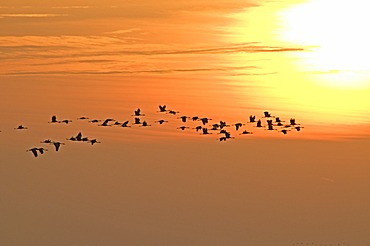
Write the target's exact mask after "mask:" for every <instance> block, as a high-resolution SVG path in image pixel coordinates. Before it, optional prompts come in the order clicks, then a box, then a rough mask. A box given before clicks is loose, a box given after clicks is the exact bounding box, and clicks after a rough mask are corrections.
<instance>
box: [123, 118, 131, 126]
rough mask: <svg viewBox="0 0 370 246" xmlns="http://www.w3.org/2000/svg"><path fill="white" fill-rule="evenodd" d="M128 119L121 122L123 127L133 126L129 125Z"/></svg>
mask: <svg viewBox="0 0 370 246" xmlns="http://www.w3.org/2000/svg"><path fill="white" fill-rule="evenodd" d="M128 122H129V121H128V120H126V121H125V122H123V123H122V124H121V127H131V126H129V125H128Z"/></svg>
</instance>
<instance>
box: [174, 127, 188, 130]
mask: <svg viewBox="0 0 370 246" xmlns="http://www.w3.org/2000/svg"><path fill="white" fill-rule="evenodd" d="M186 128H189V127H188V126H180V127H177V129H181V130H185V129H186Z"/></svg>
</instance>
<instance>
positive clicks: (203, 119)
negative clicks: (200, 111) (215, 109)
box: [200, 118, 212, 125]
mask: <svg viewBox="0 0 370 246" xmlns="http://www.w3.org/2000/svg"><path fill="white" fill-rule="evenodd" d="M200 120H201V121H202V123H203V125H205V124H207V123H208V121H209V120H212V119H209V118H201V119H200Z"/></svg>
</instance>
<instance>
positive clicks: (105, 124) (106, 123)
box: [99, 119, 114, 126]
mask: <svg viewBox="0 0 370 246" xmlns="http://www.w3.org/2000/svg"><path fill="white" fill-rule="evenodd" d="M110 121H114V119H106V120H105V121H104V122H103V123H101V124H100V125H99V126H110V125H108V123H109V122H110Z"/></svg>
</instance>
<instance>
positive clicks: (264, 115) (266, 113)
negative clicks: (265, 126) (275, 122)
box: [263, 111, 272, 118]
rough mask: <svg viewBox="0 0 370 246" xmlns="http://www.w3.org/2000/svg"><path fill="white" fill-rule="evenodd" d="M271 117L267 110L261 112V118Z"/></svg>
mask: <svg viewBox="0 0 370 246" xmlns="http://www.w3.org/2000/svg"><path fill="white" fill-rule="evenodd" d="M270 117H272V116H271V114H270V113H269V112H268V111H265V112H263V118H270Z"/></svg>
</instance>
